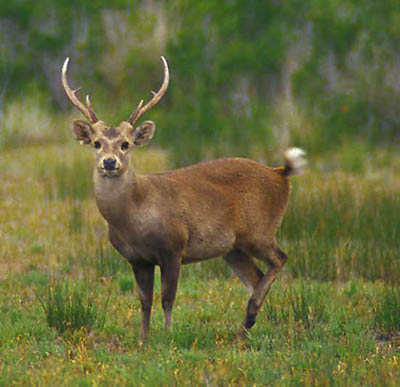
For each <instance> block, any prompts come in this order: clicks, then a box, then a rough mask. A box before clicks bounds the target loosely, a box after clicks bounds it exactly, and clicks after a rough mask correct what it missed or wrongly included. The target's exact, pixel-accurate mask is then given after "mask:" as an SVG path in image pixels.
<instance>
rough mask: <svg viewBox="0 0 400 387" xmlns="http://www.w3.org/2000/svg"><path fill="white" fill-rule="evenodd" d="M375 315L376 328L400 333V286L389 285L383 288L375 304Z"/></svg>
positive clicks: (386, 331)
mask: <svg viewBox="0 0 400 387" xmlns="http://www.w3.org/2000/svg"><path fill="white" fill-rule="evenodd" d="M374 315H375V318H374V320H375V321H374V324H375V327H376V328H378V329H379V330H381V331H383V332H385V333H389V334H391V333H397V334H400V287H398V286H389V287H386V288H384V289H383V292H382V294H381V297H380V299H379V301H378V302H377V304H376V305H375V306H374Z"/></svg>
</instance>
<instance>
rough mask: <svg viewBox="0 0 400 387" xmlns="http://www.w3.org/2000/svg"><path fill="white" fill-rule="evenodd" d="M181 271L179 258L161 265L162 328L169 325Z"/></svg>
mask: <svg viewBox="0 0 400 387" xmlns="http://www.w3.org/2000/svg"><path fill="white" fill-rule="evenodd" d="M180 269H181V258H171V259H168V260H166V261H165V262H163V264H162V265H161V302H162V308H163V310H164V328H165V329H167V328H168V327H169V326H170V325H171V319H172V307H173V305H174V301H175V296H176V290H177V288H178V279H179V273H180Z"/></svg>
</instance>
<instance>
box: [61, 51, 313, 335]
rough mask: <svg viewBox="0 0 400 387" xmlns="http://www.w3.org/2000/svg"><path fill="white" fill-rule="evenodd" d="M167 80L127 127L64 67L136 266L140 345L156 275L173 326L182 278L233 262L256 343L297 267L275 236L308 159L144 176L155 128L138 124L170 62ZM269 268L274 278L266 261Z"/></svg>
mask: <svg viewBox="0 0 400 387" xmlns="http://www.w3.org/2000/svg"><path fill="white" fill-rule="evenodd" d="M161 60H162V63H163V68H164V79H163V82H162V85H161V87H160V89H159V90H158V91H157V92H154V91H153V92H152V94H153V96H152V98H151V99H150V101H149V102H147V103H146V104H144V102H143V99H142V100H141V101H140V102H139V104H138V105H137V107H136V108H135V109H134V111H133V112H132V114H131V115H130V117H129V118H128V119H127V120H126V121H122V122H121V123H120V124H119V125H118V126H110V125H107V124H106V123H104V122H103V121H101V120H99V119H98V118H97V115H96V114H95V112H94V110H93V108H92V105H91V102H90V98H89V95H87V96H86V105H85V104H83V103H82V102H81V101H80V100H79V99H78V97H77V95H76V94H77V91H78V90H79V89H76V90H72V89H71V87H70V86H69V84H68V81H67V68H68V63H69V58H66V59H65V62H64V65H63V67H62V74H61V75H62V76H61V79H62V84H63V87H64V90H65V93H66V95H67V97H68V98H69V100H70V101H71V102H72V104H73V105H74V106H75V107H76V108H77V109H78V110H79V111H80V112H81V113H82V114H83V115H84V117H85V118H86V120H74V121H73V125H72V128H73V132H74V134H75V137H76V139H77V140H78V141H79V142H80V143H81V144H85V145H87V146H89V147H91V148H93V150H94V153H95V166H94V170H93V184H94V196H95V200H96V203H97V207H98V209H99V211H100V213H101V215H102V217H103V218H104V219H105V221H106V223H107V225H108V237H109V241H110V243H111V245H112V246H113V247H114V248H115V249H116V250H117V251H118V252H119V253H120V254H121V255H122V256H123V257H125V258H126V259H127V260H128V262H129V263H130V265H131V267H132V269H133V273H134V276H135V279H136V283H137V291H138V295H139V299H140V304H141V326H140V338H141V340H145V339H146V338H147V337H148V334H149V328H150V317H151V310H152V304H153V287H154V271H155V267H156V266H159V267H160V272H161V304H162V309H163V313H164V328H165V329H168V328H169V327H170V326H171V321H172V309H173V305H174V301H175V298H176V293H177V287H178V279H179V274H180V270H181V266H182V265H183V264H189V263H193V262H199V261H203V260H208V259H211V258H215V257H223V259H224V260H225V262H226V263H227V264H228V265H229V266H230V268H231V269H232V271H233V273H234V274H235V275H236V276H237V277H238V278H239V280H240V281H241V282H243V283H244V285H245V286H246V287H247V289H248V291H249V293H250V298H249V300H248V302H247V309H246V314H245V318H244V321H243V323H241V324H240V327H239V331H238V334H239V335H240V336H243V337H246V336H247V335H248V332H249V330H250V328H251V327H252V326H253V325H254V324H255V322H256V317H257V315H258V313H259V311H260V308H261V306H262V304H263V302H264V299H265V297H266V295H267V294H268V292H269V290H270V288H271V285H272V283H273V282H274V281H275V279H276V277H277V275H278V273H279V272H280V271H281V270H282V268H283V266H284V265H285V263H286V261H287V255H286V254H285V253H284V252H283V251H282V250H281V249H280V248H279V247H278V245H277V242H276V239H275V234H276V231H277V229H278V227H279V225H280V223H281V221H282V218H283V215H284V212H285V209H286V207H287V203H288V197H289V179H288V178H289V177H290V176H292V175H296V174H300V173H301V172H302V170H303V168H304V166H305V165H306V159H305V152H304V151H303V150H302V149H300V148H295V147H292V148H289V149H287V150H286V151H285V152H284V155H283V156H284V160H285V162H284V165H283V166H280V167H269V166H266V165H263V164H261V163H258V162H256V161H253V160H250V159H246V158H238V157H231V158H220V159H215V160H209V161H203V162H199V163H196V164H193V165H190V166H187V167H182V168H179V169H174V170H171V171H167V172H165V173H158V174H138V173H136V172H135V170H134V169H133V167H132V166H131V164H130V153H131V151H133V150H134V149H135V148H136V147H140V146H143V145H146V144H147V143H149V141H150V140H151V139H152V137H153V135H154V131H155V127H156V126H155V123H154V122H153V121H148V120H147V121H143V122H142V123H141V124H140V125H138V126H135V123H136V122H137V121H138V120H139V119H140V118H141V117H142V116H143V115H144V114H145V113H146V112H147V111H149V110H150V109H151V108H152V107H154V106H155V105H156V104H157V103H158V102H159V101H160V99H161V98H162V97H163V96H164V95H165V93H166V91H167V88H168V85H169V69H168V64H167V61H166V59H165V58H164V57H161ZM256 260H258V261H260V262H263V263H265V264H266V267H267V270H266V273H264V272H263V271H262V270H261V269H260V267H259V264H258V262H257V261H256Z"/></svg>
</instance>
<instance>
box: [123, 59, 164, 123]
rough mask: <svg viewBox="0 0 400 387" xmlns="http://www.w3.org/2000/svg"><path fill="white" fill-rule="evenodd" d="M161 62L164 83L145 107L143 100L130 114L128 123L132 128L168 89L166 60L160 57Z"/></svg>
mask: <svg viewBox="0 0 400 387" xmlns="http://www.w3.org/2000/svg"><path fill="white" fill-rule="evenodd" d="M161 60H162V61H163V64H164V81H163V83H162V85H161V87H160V90H158V92H157V93H155V92H154V91H152V93H153V98H152V99H151V100H150V101H149V102H147V103H146V105H144V106H143V107H142V105H143V100H141V101H140V102H139V104H138V106H137V108H136V109H135V110H134V112H133V113H132V114H131V116H130V117H129V119H128V122H129V123H130V124H131V125H132V126H133V124H134V123H135V122H136V121H137V120H138V119H139V118H140V117H141V116H142V115H143V114H144V113H146V112H147V111H148V110H150V109H151V108H152V107H153V106H154V105H156V104H157V103H158V101H159V100H160V99H161V98H162V97H163V95H164V94H165V92H166V91H167V89H168V83H169V70H168V63H167V61H166V59H165V58H164V57H163V56H162V57H161Z"/></svg>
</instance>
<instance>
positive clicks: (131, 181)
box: [93, 169, 141, 226]
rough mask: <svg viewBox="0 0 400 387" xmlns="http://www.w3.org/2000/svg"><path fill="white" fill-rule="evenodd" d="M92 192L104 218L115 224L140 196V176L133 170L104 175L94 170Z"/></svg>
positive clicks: (121, 220) (122, 218) (125, 214)
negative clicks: (108, 175) (109, 175)
mask: <svg viewBox="0 0 400 387" xmlns="http://www.w3.org/2000/svg"><path fill="white" fill-rule="evenodd" d="M93 180H94V193H95V197H96V202H97V206H98V208H99V210H100V212H101V214H102V215H103V217H104V218H105V220H106V221H107V222H109V223H112V224H113V225H115V226H117V225H118V223H120V222H123V221H124V218H125V217H126V216H127V214H128V210H129V209H131V208H132V206H134V205H135V198H136V197H139V196H140V186H141V184H140V181H141V179H140V177H139V176H137V175H136V174H135V172H134V171H133V170H131V169H130V170H128V171H127V172H126V173H124V174H123V175H121V176H116V177H106V176H102V175H100V174H99V173H98V172H97V171H95V172H94V176H93Z"/></svg>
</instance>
